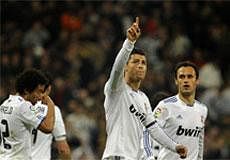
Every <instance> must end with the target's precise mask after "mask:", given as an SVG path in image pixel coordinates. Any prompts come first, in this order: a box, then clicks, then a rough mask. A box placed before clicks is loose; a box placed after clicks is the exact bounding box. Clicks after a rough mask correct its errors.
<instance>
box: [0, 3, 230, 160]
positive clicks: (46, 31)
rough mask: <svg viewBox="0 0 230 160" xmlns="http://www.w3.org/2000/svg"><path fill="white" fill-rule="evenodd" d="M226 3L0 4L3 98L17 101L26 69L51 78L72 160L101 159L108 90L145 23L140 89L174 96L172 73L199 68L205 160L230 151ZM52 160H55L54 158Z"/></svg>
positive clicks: (229, 41)
mask: <svg viewBox="0 0 230 160" xmlns="http://www.w3.org/2000/svg"><path fill="white" fill-rule="evenodd" d="M229 4H230V3H229V2H227V1H220V0H216V1H204V2H201V1H198V2H197V1H189V2H185V1H184V2H183V1H181V2H171V1H155V2H151V1H140V2H139V1H91V2H90V1H74V0H64V1H52V0H43V1H39V0H35V1H26V2H23V1H1V36H0V41H1V52H0V56H1V58H0V61H1V79H0V81H1V85H0V98H1V99H3V98H5V97H6V96H7V95H8V94H10V93H14V85H13V84H14V81H15V77H16V75H17V74H18V73H20V72H21V71H23V70H24V69H25V68H30V67H36V68H40V69H42V70H44V71H48V72H49V73H50V74H51V75H52V77H53V91H52V95H51V97H52V98H53V100H54V102H55V103H56V105H58V106H59V108H60V109H61V111H62V115H63V118H64V120H65V124H66V129H67V137H68V143H69V144H70V147H71V150H72V156H73V158H74V159H79V160H83V159H84V160H86V159H87V160H93V159H100V157H101V155H102V153H103V149H104V146H105V138H106V132H105V116H104V108H103V101H104V94H103V88H104V84H105V82H106V80H107V78H108V76H109V73H110V70H111V67H112V64H113V61H114V59H115V57H116V55H117V53H118V51H119V49H120V48H121V45H122V42H123V41H124V39H125V33H126V29H127V28H128V26H129V25H130V24H131V23H132V22H133V20H134V19H135V17H136V16H139V17H140V21H141V29H142V35H141V37H140V39H139V40H138V42H137V44H136V46H137V47H139V48H142V49H144V50H145V51H146V54H147V58H148V73H147V76H146V80H145V81H144V83H143V86H142V89H143V90H144V91H145V92H146V94H147V95H148V97H149V98H150V100H151V98H152V97H153V95H154V93H156V92H157V91H165V92H168V93H169V94H174V93H176V90H175V89H176V88H175V86H174V81H173V75H172V68H173V65H174V64H175V63H177V62H178V61H181V60H191V61H192V62H194V63H196V64H197V65H198V66H199V67H200V86H199V88H198V94H197V99H198V100H200V101H201V102H203V103H205V104H206V105H207V106H208V109H209V116H208V120H207V125H206V126H207V127H206V136H205V153H204V155H205V159H227V158H229V155H230V151H229V147H230V138H229V135H230V67H229V64H230V63H229V60H230V58H229V57H230V56H229V53H228V52H229V51H230V49H229V46H230V36H229V35H230V32H229V19H228V16H227V15H228V11H229ZM53 156H54V158H55V155H53Z"/></svg>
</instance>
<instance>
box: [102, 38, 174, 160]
mask: <svg viewBox="0 0 230 160" xmlns="http://www.w3.org/2000/svg"><path fill="white" fill-rule="evenodd" d="M133 47H134V44H133V43H132V42H130V41H129V40H125V42H124V44H123V47H122V48H121V50H120V52H119V53H118V55H117V57H116V60H115V63H114V65H113V68H112V72H111V74H110V78H109V80H108V81H107V83H106V85H105V88H104V93H105V102H104V108H105V116H106V132H107V141H106V147H105V151H104V154H103V157H102V159H106V158H108V157H111V156H120V157H123V158H125V159H127V160H137V159H138V160H139V159H140V158H141V156H142V155H143V151H142V149H141V145H142V143H141V139H142V138H143V125H144V126H146V128H149V129H150V130H151V131H152V132H151V133H154V137H155V138H157V139H158V140H159V141H161V142H162V143H163V144H165V145H168V146H169V147H170V149H172V150H175V143H174V142H173V141H172V140H171V139H169V138H168V137H167V136H166V135H165V134H164V133H163V131H162V130H160V128H159V127H158V125H156V123H155V122H156V121H155V119H154V117H153V113H152V112H151V114H150V115H149V114H148V112H147V111H148V109H150V108H151V106H150V102H149V99H148V98H147V96H146V95H145V94H144V93H143V92H141V91H140V90H138V91H134V90H133V89H132V88H131V87H130V86H129V85H127V84H126V82H125V80H124V67H125V65H126V63H127V61H128V58H129V55H130V53H131V52H132V49H133ZM147 115H149V116H147ZM142 124H143V125H142Z"/></svg>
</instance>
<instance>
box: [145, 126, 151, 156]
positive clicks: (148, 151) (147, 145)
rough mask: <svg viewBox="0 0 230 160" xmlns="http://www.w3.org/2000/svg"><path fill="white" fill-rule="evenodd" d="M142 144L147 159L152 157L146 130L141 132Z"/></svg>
mask: <svg viewBox="0 0 230 160" xmlns="http://www.w3.org/2000/svg"><path fill="white" fill-rule="evenodd" d="M143 135H144V136H143V144H144V151H145V152H146V155H147V157H150V156H152V155H153V154H152V149H151V145H150V137H149V132H148V130H145V131H144V132H143Z"/></svg>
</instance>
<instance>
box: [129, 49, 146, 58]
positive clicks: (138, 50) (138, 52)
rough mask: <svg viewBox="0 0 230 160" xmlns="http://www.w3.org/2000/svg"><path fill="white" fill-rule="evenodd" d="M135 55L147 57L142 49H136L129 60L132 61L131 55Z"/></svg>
mask: <svg viewBox="0 0 230 160" xmlns="http://www.w3.org/2000/svg"><path fill="white" fill-rule="evenodd" d="M133 54H139V55H142V56H145V52H144V50H142V49H140V48H136V47H135V48H133V50H132V52H131V53H130V55H129V59H130V57H131V55H133Z"/></svg>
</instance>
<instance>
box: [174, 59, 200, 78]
mask: <svg viewBox="0 0 230 160" xmlns="http://www.w3.org/2000/svg"><path fill="white" fill-rule="evenodd" d="M181 67H192V68H193V69H194V70H195V72H196V79H198V78H199V69H198V67H197V66H196V65H195V64H194V63H192V62H190V61H182V62H179V63H177V64H176V66H175V68H174V77H175V79H176V78H177V71H178V69H179V68H181Z"/></svg>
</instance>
